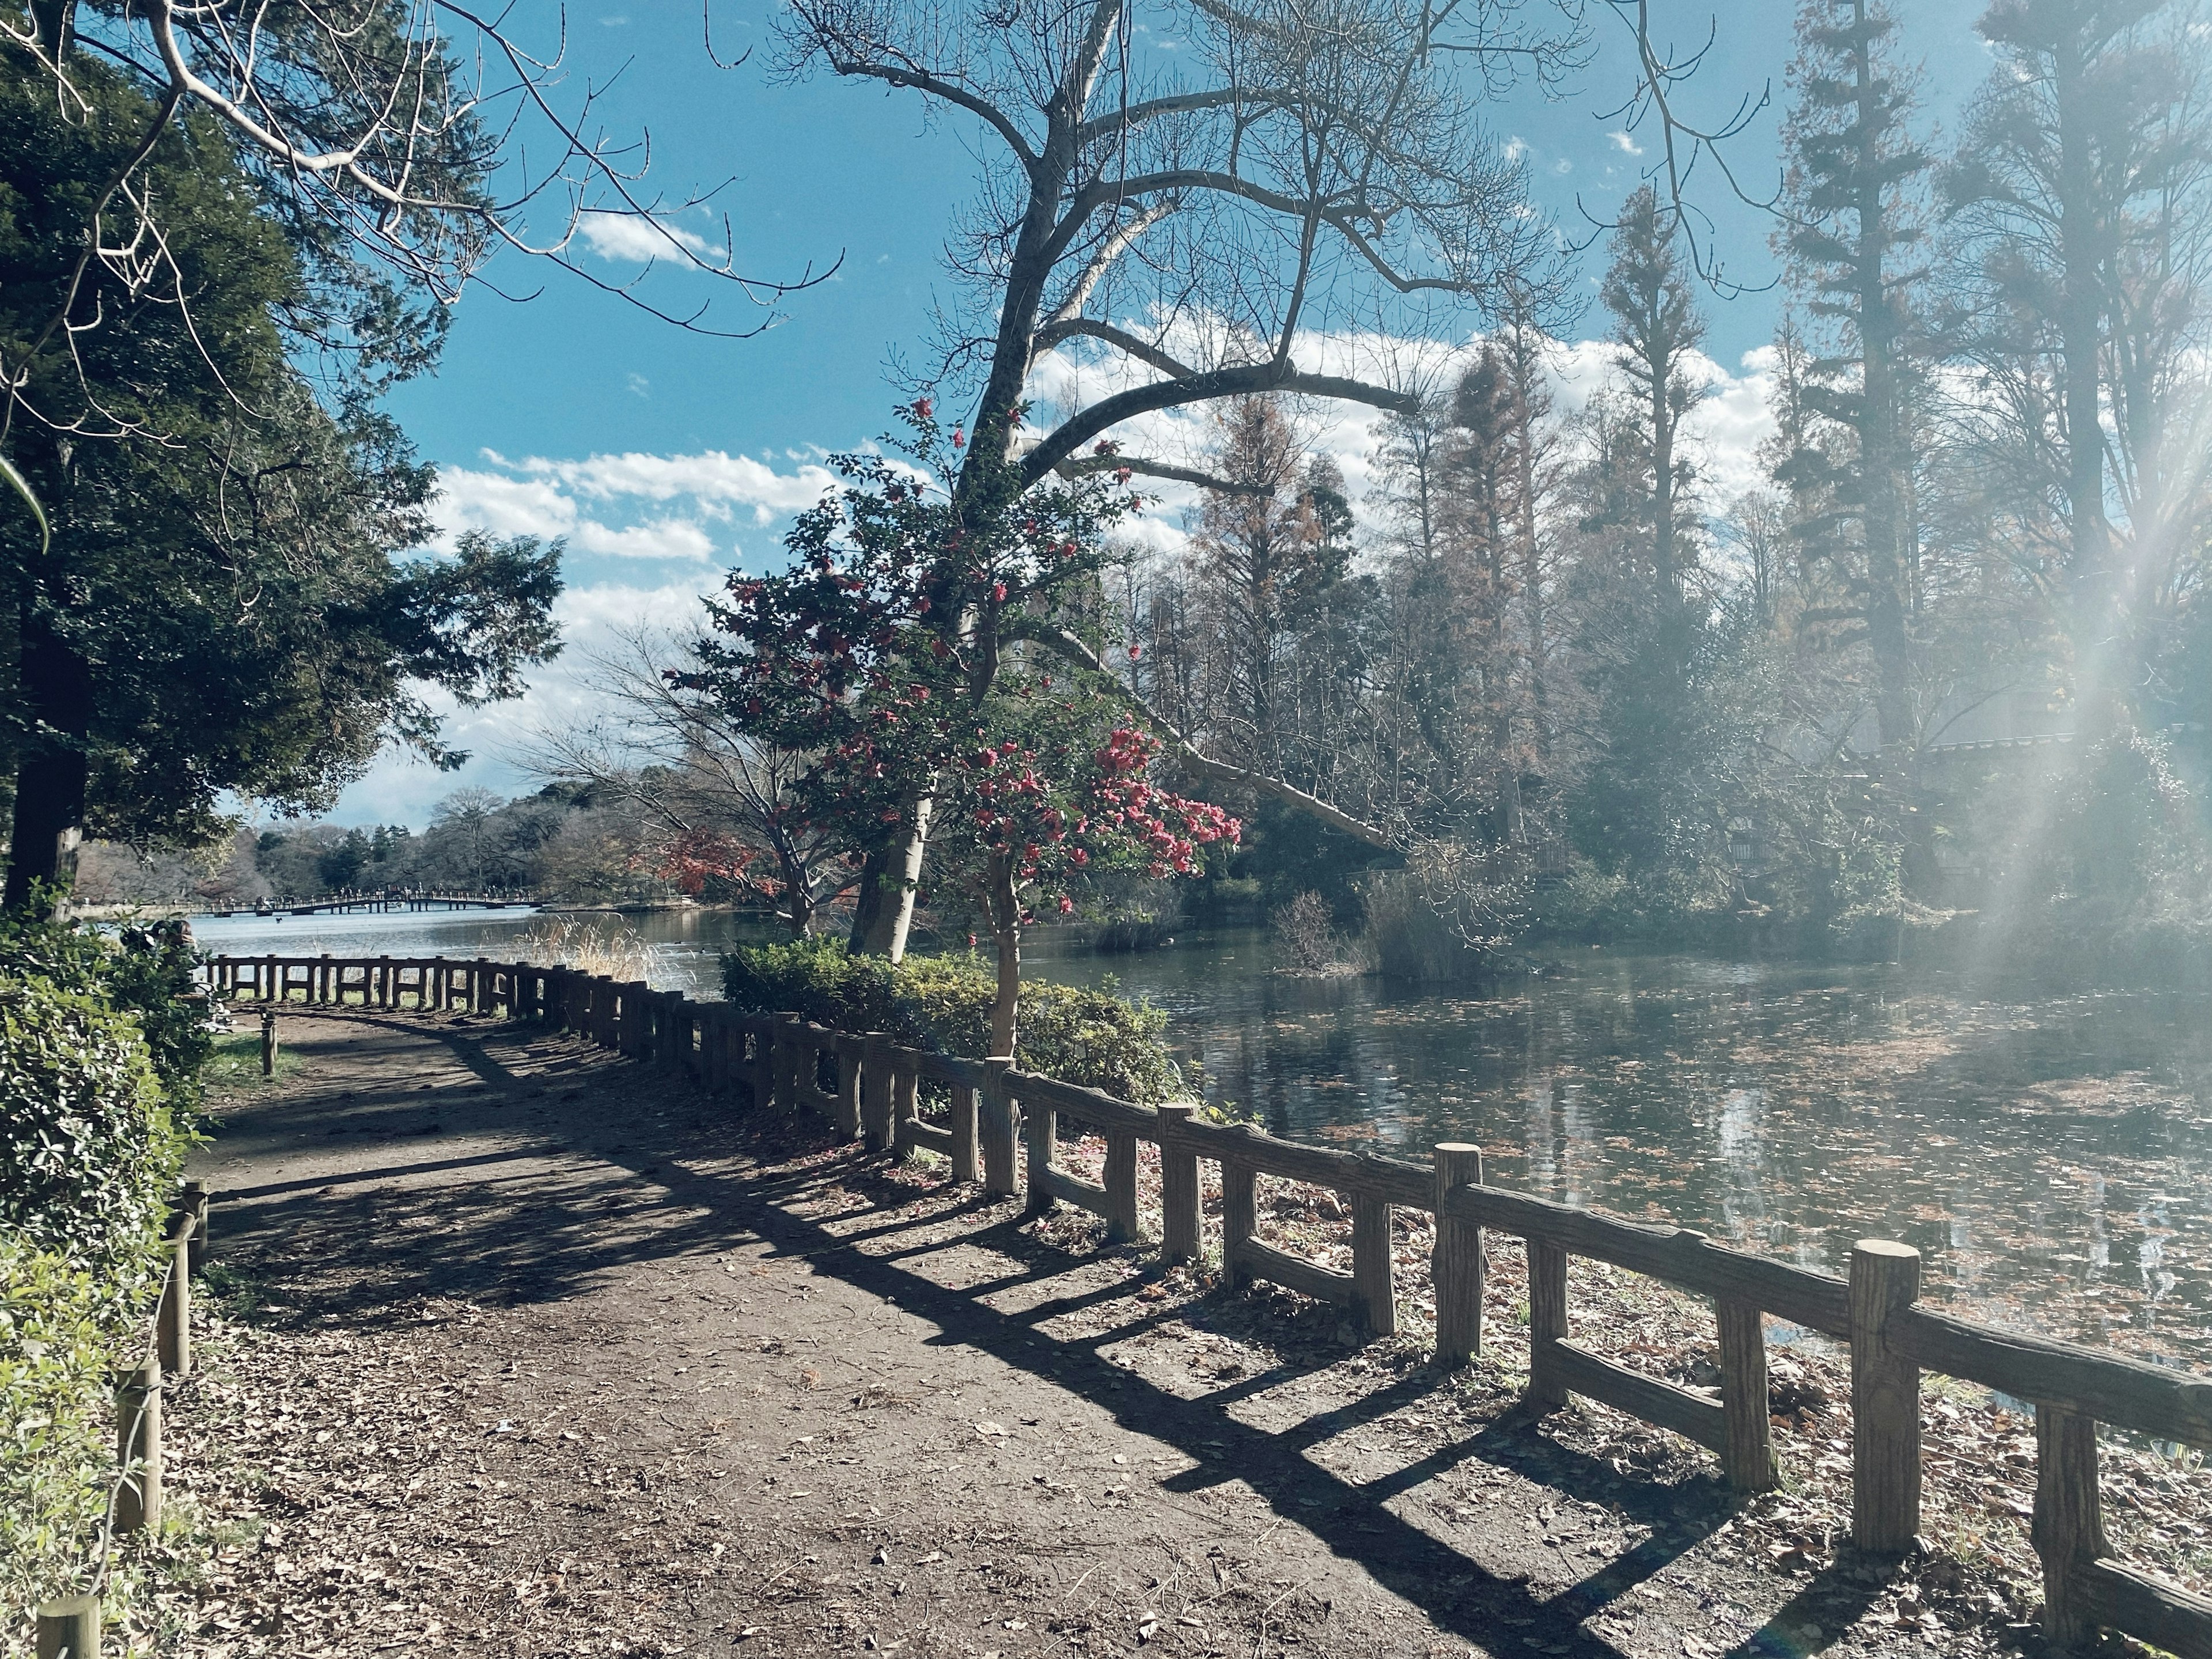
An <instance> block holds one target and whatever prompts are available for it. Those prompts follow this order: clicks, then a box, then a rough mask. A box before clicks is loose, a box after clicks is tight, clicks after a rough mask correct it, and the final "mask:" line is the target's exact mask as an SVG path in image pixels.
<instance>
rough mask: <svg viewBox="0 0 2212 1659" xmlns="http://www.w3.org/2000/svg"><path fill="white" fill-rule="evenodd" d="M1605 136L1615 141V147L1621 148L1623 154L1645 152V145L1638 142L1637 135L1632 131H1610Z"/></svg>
mask: <svg viewBox="0 0 2212 1659" xmlns="http://www.w3.org/2000/svg"><path fill="white" fill-rule="evenodd" d="M1605 136H1606V137H1607V138H1609V139H1611V140H1612V141H1613V148H1614V149H1617V150H1619V151H1620V153H1621V154H1622V155H1643V154H1644V146H1643V145H1641V144H1639V143H1637V142H1636V138H1635V136H1634V135H1633V134H1632V133H1627V132H1608V133H1607V134H1606V135H1605Z"/></svg>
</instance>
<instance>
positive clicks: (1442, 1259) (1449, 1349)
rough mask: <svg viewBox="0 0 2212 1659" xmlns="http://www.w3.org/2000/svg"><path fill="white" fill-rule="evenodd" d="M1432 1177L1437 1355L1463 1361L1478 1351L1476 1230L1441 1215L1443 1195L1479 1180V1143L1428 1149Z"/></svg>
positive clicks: (1445, 1359)
mask: <svg viewBox="0 0 2212 1659" xmlns="http://www.w3.org/2000/svg"><path fill="white" fill-rule="evenodd" d="M1431 1158H1432V1160H1433V1162H1434V1164H1435V1166H1436V1176H1437V1243H1436V1250H1435V1253H1434V1254H1433V1255H1431V1257H1430V1267H1429V1274H1430V1277H1431V1279H1432V1280H1433V1281H1434V1282H1435V1285H1436V1294H1437V1358H1439V1359H1441V1360H1443V1362H1444V1364H1447V1365H1464V1364H1467V1363H1468V1361H1469V1360H1470V1359H1472V1358H1474V1357H1475V1356H1476V1355H1477V1354H1479V1353H1480V1352H1482V1280H1483V1265H1484V1264H1483V1260H1482V1229H1481V1228H1480V1227H1477V1226H1472V1225H1469V1224H1468V1223H1467V1222H1464V1221H1447V1220H1446V1219H1445V1218H1444V1194H1447V1193H1449V1191H1451V1189H1452V1188H1455V1187H1470V1186H1472V1187H1479V1186H1480V1185H1481V1184H1482V1148H1480V1146H1469V1145H1468V1143H1466V1142H1465V1141H1461V1140H1446V1141H1442V1142H1440V1143H1438V1145H1437V1148H1436V1150H1435V1152H1433V1153H1431Z"/></svg>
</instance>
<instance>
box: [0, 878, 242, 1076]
mask: <svg viewBox="0 0 2212 1659" xmlns="http://www.w3.org/2000/svg"><path fill="white" fill-rule="evenodd" d="M0 976H4V977H6V978H9V979H44V980H49V981H52V982H53V984H55V985H56V986H58V987H60V988H61V989H63V990H64V991H74V992H76V993H77V994H80V995H83V996H89V997H97V998H99V999H100V1000H103V1001H105V1002H106V1003H108V1004H110V1005H111V1006H113V1007H116V1008H118V1009H120V1010H123V1011H125V1012H128V1013H130V1014H131V1015H133V1016H135V1017H136V1018H137V1021H138V1028H139V1030H140V1033H141V1034H142V1035H143V1036H144V1038H145V1040H146V1048H147V1051H148V1054H149V1059H150V1060H152V1062H153V1066H154V1074H155V1076H156V1077H157V1078H159V1079H161V1087H162V1088H163V1089H165V1090H167V1091H168V1094H169V1098H170V1099H171V1100H172V1101H173V1103H176V1104H177V1105H179V1106H189V1105H190V1104H191V1103H193V1102H194V1101H196V1100H197V1098H198V1097H199V1071H200V1066H201V1065H202V1063H203V1062H204V1061H205V1060H206V1059H207V1057H208V1054H209V1053H210V1049H211V1048H212V1044H213V1040H214V1039H213V1036H212V1035H211V1034H210V1031H209V1030H208V1027H207V1020H206V1018H205V1017H204V1016H205V1007H204V1004H203V1003H202V1002H201V1001H200V1000H198V999H197V997H196V996H195V995H194V988H195V987H194V986H193V982H192V953H191V951H190V950H189V949H187V948H186V947H185V945H184V943H183V941H182V939H180V938H179V936H178V935H177V934H176V933H173V932H171V931H169V930H167V929H155V930H152V931H147V930H142V929H139V928H128V929H125V932H124V933H123V936H122V937H121V938H120V939H110V938H108V937H107V936H106V935H105V934H102V933H97V932H95V931H94V930H93V929H91V928H89V927H82V926H80V925H78V924H77V923H76V922H71V921H38V920H33V919H32V918H31V917H29V916H28V915H25V914H23V913H21V912H18V913H15V914H12V915H0Z"/></svg>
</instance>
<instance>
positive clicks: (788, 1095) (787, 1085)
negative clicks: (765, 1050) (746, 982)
mask: <svg viewBox="0 0 2212 1659" xmlns="http://www.w3.org/2000/svg"><path fill="white" fill-rule="evenodd" d="M799 1018H800V1016H799V1014H798V1012H796V1011H794V1010H791V1009H785V1010H782V1011H781V1012H778V1013H777V1015H776V1017H775V1028H774V1030H772V1032H771V1033H770V1039H769V1040H770V1042H772V1043H773V1044H774V1048H773V1050H772V1052H771V1053H770V1054H769V1079H768V1094H769V1100H771V1101H772V1102H774V1103H775V1105H777V1106H778V1107H780V1108H781V1109H783V1110H784V1111H787V1112H792V1111H796V1110H798V1109H799V1041H798V1036H797V1032H798V1027H799Z"/></svg>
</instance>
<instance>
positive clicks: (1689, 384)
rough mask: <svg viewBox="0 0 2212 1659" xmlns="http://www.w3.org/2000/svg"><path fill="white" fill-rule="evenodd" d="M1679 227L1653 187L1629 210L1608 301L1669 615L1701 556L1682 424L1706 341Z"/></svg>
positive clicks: (1660, 594) (1654, 567) (1651, 543)
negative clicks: (1690, 560) (1695, 357)
mask: <svg viewBox="0 0 2212 1659" xmlns="http://www.w3.org/2000/svg"><path fill="white" fill-rule="evenodd" d="M1679 229H1680V227H1679V226H1678V225H1677V223H1676V222H1675V219H1674V212H1673V210H1672V209H1670V208H1667V207H1662V204H1661V203H1660V200H1659V193H1658V191H1656V190H1655V189H1654V188H1653V187H1652V186H1650V185H1644V186H1643V187H1642V188H1641V189H1639V190H1638V191H1635V192H1633V193H1632V195H1631V196H1630V197H1629V198H1628V199H1627V200H1626V202H1624V203H1622V204H1621V208H1620V219H1619V220H1618V221H1617V222H1616V224H1615V228H1614V230H1613V236H1612V239H1611V240H1610V243H1609V246H1608V251H1609V252H1610V253H1611V256H1612V263H1611V264H1609V265H1608V266H1607V270H1606V273H1605V281H1604V283H1603V284H1602V285H1601V288H1600V289H1599V295H1600V297H1601V300H1602V301H1604V304H1605V308H1606V309H1607V311H1608V312H1610V313H1612V314H1613V332H1612V338H1613V343H1614V344H1615V345H1616V346H1618V347H1619V348H1620V355H1619V361H1620V371H1621V373H1622V374H1623V376H1624V377H1625V378H1626V380H1627V382H1628V388H1629V392H1630V395H1631V397H1632V398H1633V400H1634V401H1635V403H1636V404H1637V406H1638V416H1639V422H1638V428H1636V441H1637V445H1638V455H1637V458H1636V459H1637V463H1638V466H1639V468H1640V470H1641V471H1642V473H1643V475H1644V477H1643V480H1642V489H1643V493H1644V513H1643V518H1644V528H1645V530H1646V532H1647V547H1648V550H1649V557H1650V578H1651V582H1652V586H1653V591H1654V593H1655V595H1656V598H1657V599H1658V602H1659V608H1660V611H1661V612H1662V615H1668V614H1671V613H1672V612H1674V611H1676V610H1678V609H1679V608H1680V605H1681V601H1682V574H1683V571H1682V567H1683V564H1684V562H1685V560H1686V557H1688V556H1690V554H1691V550H1692V526H1693V524H1694V522H1695V515H1694V512H1693V509H1692V502H1691V497H1692V492H1693V490H1694V488H1695V485H1696V482H1697V469H1696V468H1695V466H1694V465H1692V463H1691V459H1690V457H1689V454H1688V452H1687V449H1686V447H1685V446H1684V444H1683V442H1682V433H1681V425H1682V420H1683V417H1684V416H1686V415H1687V414H1688V413H1689V412H1690V410H1692V409H1693V408H1695V407H1696V406H1697V404H1699V402H1700V401H1701V400H1702V399H1703V398H1704V397H1705V386H1704V385H1703V383H1702V382H1701V381H1700V380H1699V379H1698V378H1697V377H1696V376H1695V374H1693V373H1692V365H1691V362H1690V359H1691V357H1692V354H1694V353H1695V352H1696V351H1697V349H1698V348H1699V346H1700V345H1701V344H1703V343H1704V342H1705V319H1704V318H1703V317H1702V316H1700V315H1699V313H1698V308H1697V304H1696V301H1695V299H1694V297H1693V296H1692V293H1691V290H1690V272H1689V270H1688V268H1687V267H1686V264H1684V262H1683V259H1682V256H1681V248H1680V237H1679V234H1678V232H1679Z"/></svg>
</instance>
